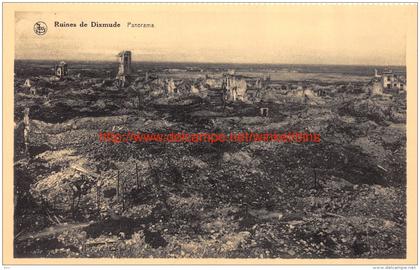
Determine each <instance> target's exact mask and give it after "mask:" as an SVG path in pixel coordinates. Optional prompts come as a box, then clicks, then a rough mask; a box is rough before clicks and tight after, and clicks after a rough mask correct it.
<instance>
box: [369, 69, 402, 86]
mask: <svg viewBox="0 0 420 270" xmlns="http://www.w3.org/2000/svg"><path fill="white" fill-rule="evenodd" d="M375 78H377V79H378V80H380V81H381V84H382V87H383V88H384V89H392V90H405V89H406V81H405V77H404V76H398V75H397V74H395V73H394V72H393V71H392V70H384V71H383V72H382V74H378V71H377V70H376V69H375Z"/></svg>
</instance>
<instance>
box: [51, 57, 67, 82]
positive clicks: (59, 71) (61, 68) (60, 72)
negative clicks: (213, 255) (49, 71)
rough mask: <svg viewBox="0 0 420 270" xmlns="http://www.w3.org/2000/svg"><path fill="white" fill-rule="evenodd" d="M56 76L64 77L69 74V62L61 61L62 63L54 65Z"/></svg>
mask: <svg viewBox="0 0 420 270" xmlns="http://www.w3.org/2000/svg"><path fill="white" fill-rule="evenodd" d="M54 73H55V76H57V77H58V78H60V79H62V78H64V77H65V76H67V75H68V74H69V72H68V68H67V64H66V62H64V61H61V62H60V64H58V65H55V66H54Z"/></svg>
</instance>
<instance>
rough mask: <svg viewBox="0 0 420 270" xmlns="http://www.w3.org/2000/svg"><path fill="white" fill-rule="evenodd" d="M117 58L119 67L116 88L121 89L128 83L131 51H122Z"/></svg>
mask: <svg viewBox="0 0 420 270" xmlns="http://www.w3.org/2000/svg"><path fill="white" fill-rule="evenodd" d="M117 57H118V58H119V64H120V65H119V67H118V73H117V78H116V79H117V80H118V86H119V87H123V86H125V85H126V84H127V83H128V78H129V76H130V74H131V51H122V52H120V53H119V54H117Z"/></svg>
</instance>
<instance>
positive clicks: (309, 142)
mask: <svg viewBox="0 0 420 270" xmlns="http://www.w3.org/2000/svg"><path fill="white" fill-rule="evenodd" d="M11 6H13V4H10V5H9V6H8V7H9V8H11ZM30 7H35V8H30ZM38 7H39V8H38ZM78 11H79V12H78ZM82 11H83V12H82ZM10 14H11V16H12V23H13V25H10V26H11V29H10V30H9V31H10V32H13V33H12V34H13V37H14V38H13V40H11V41H10V42H12V41H13V50H14V52H13V53H10V54H11V61H12V65H13V66H12V69H11V70H12V73H11V77H10V83H11V87H12V88H11V89H8V88H5V89H4V91H9V92H10V95H11V100H12V101H11V102H12V104H10V106H13V109H12V110H13V115H4V117H5V118H7V117H8V118H9V119H10V120H9V121H10V122H11V126H10V127H11V128H12V127H13V130H11V129H10V130H8V129H3V133H10V135H11V136H12V137H13V138H12V141H11V142H12V143H11V144H7V143H6V145H8V146H9V147H10V148H11V149H12V150H11V152H10V153H11V154H10V157H11V159H12V164H10V171H11V174H10V176H11V178H10V179H4V180H3V181H8V182H10V186H11V187H12V188H13V190H10V193H11V194H9V196H10V198H12V199H11V200H10V201H9V202H8V203H7V204H6V203H3V207H10V208H11V212H10V213H12V216H11V217H10V220H9V221H8V223H10V226H11V228H12V231H13V236H11V239H13V241H12V243H11V245H12V246H11V249H12V251H11V252H12V257H13V259H16V260H19V259H40V258H42V259H57V258H66V259H68V258H72V259H83V258H112V259H127V258H137V259H257V260H258V261H261V262H262V263H264V260H267V259H402V260H405V259H407V258H408V257H409V256H408V252H409V251H408V249H409V248H410V246H412V245H411V244H410V245H409V244H408V241H409V240H408V238H409V237H408V235H409V233H408V229H407V228H408V224H411V225H415V224H416V223H415V222H416V220H413V219H411V220H412V222H414V223H409V222H407V213H408V209H409V205H412V207H414V208H415V207H416V206H415V205H413V204H410V203H409V200H408V195H407V192H409V190H410V185H411V184H410V185H409V181H412V182H411V183H414V188H415V187H416V186H415V182H416V179H415V177H416V176H415V172H414V179H413V178H412V179H411V180H409V177H408V171H407V166H408V164H407V163H408V156H407V155H408V154H407V153H408V152H407V151H408V150H407V149H408V148H410V147H408V145H409V144H408V143H407V141H408V139H407V137H408V134H407V130H408V125H409V121H408V114H409V113H408V107H409V105H408V102H407V101H408V100H409V99H410V98H409V97H410V95H413V92H415V93H414V95H415V96H414V97H416V93H417V92H416V91H417V90H416V87H417V86H416V84H417V72H415V73H414V75H413V73H411V75H410V73H409V67H408V62H407V61H408V60H407V59H408V58H409V57H408V51H409V50H412V48H414V52H415V53H416V50H417V43H416V42H417V41H416V40H414V42H413V39H410V38H409V37H412V33H413V31H412V29H415V30H414V34H416V31H417V29H416V27H417V22H416V20H417V5H416V4H415V5H408V4H407V5H392V4H388V5H380V4H378V5H363V4H360V5H346V4H342V5H328V4H327V5H275V4H272V5H257V4H255V5H241V4H220V5H217V4H216V5H206V4H185V5H170V4H144V5H129V4H127V5H121V6H118V5H117V6H116V5H107V4H96V7H95V5H93V6H91V7H90V8H86V9H85V8H84V5H83V4H78V5H76V4H75V5H74V6H71V7H69V8H68V9H67V8H66V6H65V5H64V4H55V5H54V4H51V5H50V9H49V8H43V6H42V5H41V4H30V5H29V4H28V5H27V6H26V5H24V4H22V5H20V6H19V5H18V6H14V8H13V12H11V13H10ZM410 35H411V36H410ZM415 59H416V55H414V57H412V60H413V61H416V60H415ZM416 65H417V63H416V62H415V66H414V70H415V68H416ZM412 70H413V69H411V71H412ZM410 76H411V77H410ZM5 80H9V79H8V78H5ZM410 91H412V92H411V93H410ZM411 97H413V96H411ZM413 101H414V100H413ZM411 104H413V103H411ZM410 106H412V105H410ZM414 106H416V103H415V101H414ZM410 110H413V111H415V110H416V107H414V108H413V107H411V108H410ZM414 117H416V116H414ZM411 119H413V118H411ZM414 119H415V118H414ZM412 124H414V126H412V127H413V128H415V122H414V123H412ZM4 128H5V127H4ZM414 132H415V131H414ZM414 134H416V133H414ZM415 140H416V139H415V138H414V142H415ZM411 142H413V140H412V141H411ZM414 147H415V146H414V145H412V146H411V148H413V151H415V149H414ZM12 153H13V154H12ZM414 158H415V155H414ZM411 161H413V159H411ZM414 166H415V165H414ZM412 169H413V170H415V167H414V168H412ZM412 176H413V175H412ZM411 187H412V186H411ZM415 189H416V188H415ZM413 191H414V192H415V191H416V190H414V189H413ZM3 192H6V190H5V189H4V188H3ZM413 194H414V196H417V195H416V193H411V195H410V196H411V197H410V200H414V201H415V200H416V197H413ZM414 201H413V203H414ZM12 208H13V209H12ZM411 217H412V216H411ZM4 222H5V220H4V219H3V224H4ZM415 226H416V225H415ZM412 229H413V230H415V228H412ZM414 236H415V237H417V236H416V234H415V235H414ZM414 248H415V247H414ZM46 262H48V260H47V261H46ZM271 263H273V261H271ZM274 263H275V261H274Z"/></svg>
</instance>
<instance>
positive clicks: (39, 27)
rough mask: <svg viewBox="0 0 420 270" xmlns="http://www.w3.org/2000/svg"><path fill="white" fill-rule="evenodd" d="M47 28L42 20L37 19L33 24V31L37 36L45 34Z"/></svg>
mask: <svg viewBox="0 0 420 270" xmlns="http://www.w3.org/2000/svg"><path fill="white" fill-rule="evenodd" d="M47 29H48V27H47V25H46V24H45V23H44V22H41V21H39V22H36V23H35V24H34V32H35V34H37V35H39V36H42V35H45V33H47Z"/></svg>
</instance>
